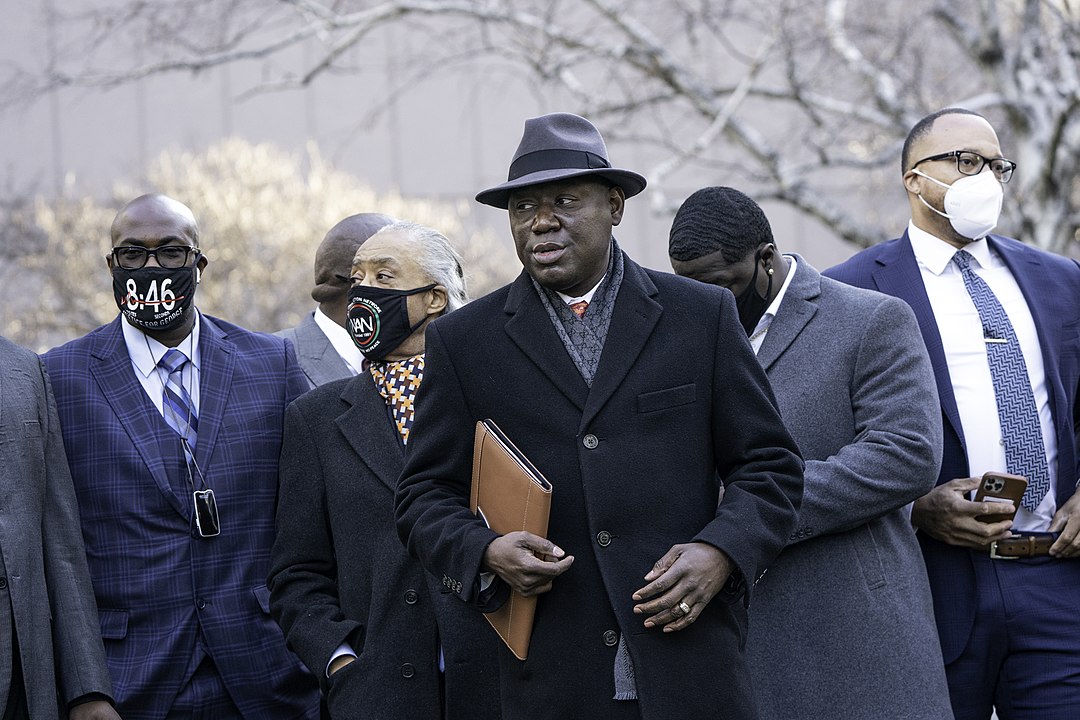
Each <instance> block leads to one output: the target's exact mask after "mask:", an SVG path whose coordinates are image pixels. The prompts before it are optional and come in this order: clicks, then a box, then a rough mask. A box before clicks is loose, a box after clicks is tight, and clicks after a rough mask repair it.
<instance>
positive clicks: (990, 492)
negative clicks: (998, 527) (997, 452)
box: [975, 472, 1027, 523]
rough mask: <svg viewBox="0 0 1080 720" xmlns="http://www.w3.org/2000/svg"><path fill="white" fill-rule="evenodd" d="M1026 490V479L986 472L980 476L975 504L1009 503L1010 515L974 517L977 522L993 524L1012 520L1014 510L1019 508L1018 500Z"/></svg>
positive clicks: (1014, 513)
mask: <svg viewBox="0 0 1080 720" xmlns="http://www.w3.org/2000/svg"><path fill="white" fill-rule="evenodd" d="M1025 490H1027V478H1025V477H1023V476H1021V475H1010V474H1009V473H1001V472H988V473H986V474H985V475H983V476H982V482H981V483H980V484H979V489H978V490H977V491H976V492H975V502H1000V503H1006V502H1011V503H1012V505H1013V510H1012V513H1008V514H1007V513H1001V514H995V515H976V516H975V519H976V520H978V521H979V522H984V523H994V522H1000V521H1002V520H1005V519H1006V518H1008V519H1009V520H1012V519H1013V518H1014V517H1015V516H1016V510H1017V508H1019V507H1020V499H1021V498H1022V497H1024V491H1025Z"/></svg>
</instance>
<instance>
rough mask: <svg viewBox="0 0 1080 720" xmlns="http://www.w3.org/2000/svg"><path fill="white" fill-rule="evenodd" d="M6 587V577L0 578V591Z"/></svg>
mask: <svg viewBox="0 0 1080 720" xmlns="http://www.w3.org/2000/svg"><path fill="white" fill-rule="evenodd" d="M6 587H7V578H6V577H0V590H3V589H4V588H6Z"/></svg>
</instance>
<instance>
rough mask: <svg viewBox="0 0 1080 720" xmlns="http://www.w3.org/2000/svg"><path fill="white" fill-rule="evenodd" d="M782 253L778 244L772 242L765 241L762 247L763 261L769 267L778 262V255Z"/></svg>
mask: <svg viewBox="0 0 1080 720" xmlns="http://www.w3.org/2000/svg"><path fill="white" fill-rule="evenodd" d="M779 254H780V251H779V250H777V249H776V246H775V245H773V244H772V243H765V244H764V246H763V247H762V248H761V262H762V264H763V265H764V266H765V267H767V268H771V267H772V266H773V264H774V263H776V257H777V256H778V255H779Z"/></svg>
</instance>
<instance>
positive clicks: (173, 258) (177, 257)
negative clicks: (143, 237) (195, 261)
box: [112, 245, 199, 270]
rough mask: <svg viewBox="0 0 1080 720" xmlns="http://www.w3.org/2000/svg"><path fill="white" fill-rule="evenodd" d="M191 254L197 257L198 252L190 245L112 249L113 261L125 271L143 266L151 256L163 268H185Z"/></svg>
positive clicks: (135, 246) (134, 246) (125, 246)
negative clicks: (152, 248)
mask: <svg viewBox="0 0 1080 720" xmlns="http://www.w3.org/2000/svg"><path fill="white" fill-rule="evenodd" d="M192 253H195V254H196V255H198V253H199V250H198V248H193V247H191V246H190V245H164V246H162V247H159V248H156V249H154V250H151V249H149V248H144V247H139V246H138V245H121V246H120V247H114V248H113V249H112V255H113V260H115V261H116V264H117V265H119V266H120V267H122V268H124V269H125V270H138V269H139V268H141V267H143V266H145V265H146V261H147V260H149V259H150V256H151V255H153V256H154V259H155V260H157V263H158V265H160V266H161V267H163V268H169V269H176V268H182V267H185V266H187V264H188V262H189V261H190V260H191V255H192Z"/></svg>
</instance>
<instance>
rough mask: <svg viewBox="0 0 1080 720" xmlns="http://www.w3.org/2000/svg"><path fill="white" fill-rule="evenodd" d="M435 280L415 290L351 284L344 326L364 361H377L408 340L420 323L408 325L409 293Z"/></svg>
mask: <svg viewBox="0 0 1080 720" xmlns="http://www.w3.org/2000/svg"><path fill="white" fill-rule="evenodd" d="M436 285H437V283H432V284H430V285H425V286H424V287H421V288H416V289H415V290H391V289H389V288H380V287H371V286H368V285H354V286H353V287H352V288H350V289H349V309H348V328H349V334H350V335H352V339H353V342H354V343H356V347H358V348H360V352H362V353H363V354H364V357H365V358H367V359H368V360H371V361H374V362H378V361H379V360H382V359H383V358H384V357H386V356H387V355H389V354H390V353H392V352H393V351H394V350H396V349H397V347H398V346H399V345H401V343H403V342H405V341H406V340H408V339H409V336H410V335H412V334H413V333H414V332H416V329H417V328H419V327H420V326H421V325H423V324H424V320H427V318H426V317H425V318H422V319H421V320H420V322H418V323H416V324H415V325H410V324H409V296H410V295H417V294H419V293H422V292H427V291H428V290H431V289H432V288H433V287H435V286H436Z"/></svg>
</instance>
